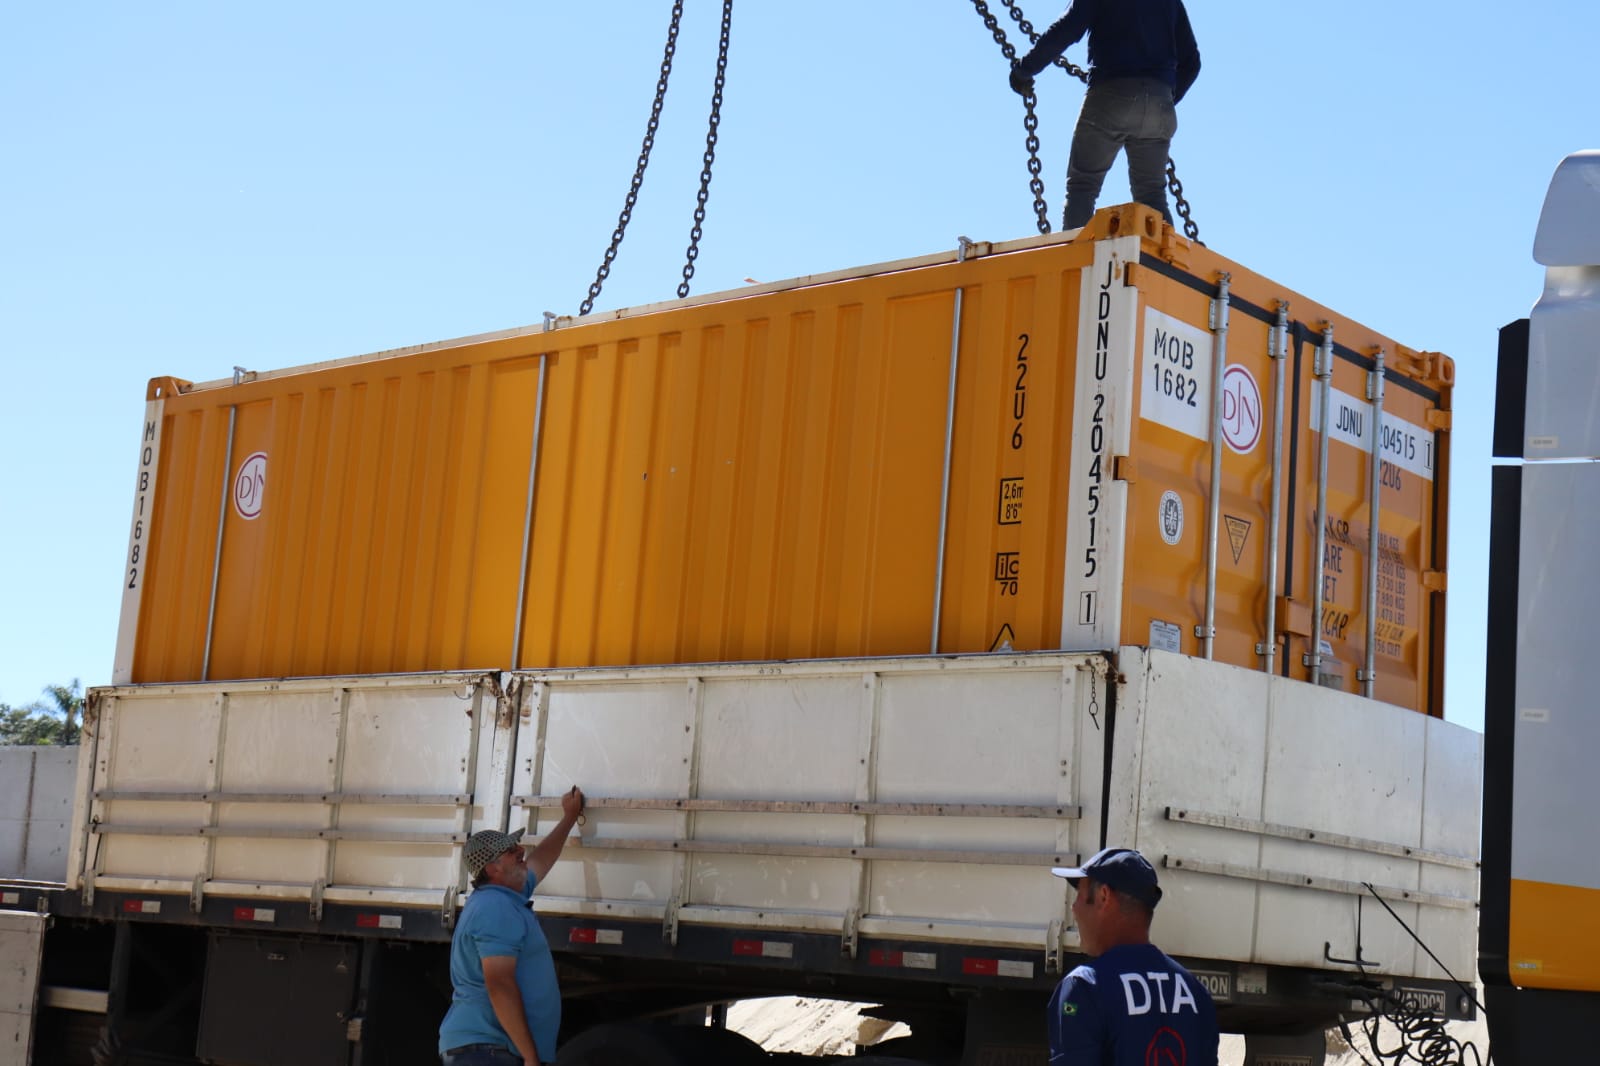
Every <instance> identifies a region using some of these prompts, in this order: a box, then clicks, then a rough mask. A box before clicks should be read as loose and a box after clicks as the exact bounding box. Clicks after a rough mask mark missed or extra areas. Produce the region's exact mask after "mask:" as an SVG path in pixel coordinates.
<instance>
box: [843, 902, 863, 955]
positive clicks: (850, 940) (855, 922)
mask: <svg viewBox="0 0 1600 1066" xmlns="http://www.w3.org/2000/svg"><path fill="white" fill-rule="evenodd" d="M860 924H861V912H860V911H858V910H856V909H855V908H854V907H851V908H850V909H849V910H848V911H846V912H845V915H844V935H843V936H842V937H841V938H840V940H839V954H841V955H843V956H844V957H845V958H849V959H853V958H855V957H856V948H857V946H858V931H857V930H858V927H859V925H860Z"/></svg>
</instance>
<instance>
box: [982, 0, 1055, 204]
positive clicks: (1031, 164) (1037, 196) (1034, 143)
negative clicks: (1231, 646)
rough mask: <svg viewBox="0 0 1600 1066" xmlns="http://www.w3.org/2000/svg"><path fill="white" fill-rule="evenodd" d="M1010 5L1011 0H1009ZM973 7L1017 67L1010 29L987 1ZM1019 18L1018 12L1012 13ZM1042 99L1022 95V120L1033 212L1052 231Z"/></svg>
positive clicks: (1007, 2)
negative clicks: (1042, 134)
mask: <svg viewBox="0 0 1600 1066" xmlns="http://www.w3.org/2000/svg"><path fill="white" fill-rule="evenodd" d="M1005 2H1006V4H1007V7H1008V8H1009V7H1010V4H1011V0H1005ZM972 6H973V7H974V8H976V9H977V12H978V16H979V17H980V18H982V19H983V24H984V26H985V27H986V28H987V29H988V30H989V32H990V33H991V34H993V35H994V43H995V44H997V45H999V46H1000V51H1001V53H1002V54H1004V55H1005V57H1006V60H1007V61H1008V62H1009V63H1011V65H1012V66H1015V65H1016V63H1017V50H1016V49H1015V48H1013V47H1012V45H1011V42H1010V41H1008V40H1006V31H1005V30H1003V29H1001V28H1000V21H999V20H998V19H996V18H995V17H994V12H992V11H990V10H989V5H988V3H986V2H985V0H972ZM1012 17H1013V18H1015V17H1016V16H1015V14H1013V16H1012ZM1038 102H1039V99H1038V97H1037V96H1036V95H1034V94H1033V93H1029V94H1028V95H1027V96H1024V97H1023V98H1022V106H1023V108H1024V111H1025V114H1024V116H1023V120H1022V127H1023V129H1025V130H1027V131H1028V138H1027V141H1026V142H1025V143H1026V145H1027V148H1028V190H1029V191H1030V192H1032V193H1033V213H1034V216H1035V218H1036V220H1037V222H1036V224H1037V225H1038V227H1039V232H1040V233H1049V232H1050V205H1049V204H1047V203H1045V200H1044V179H1043V178H1042V177H1040V175H1041V174H1043V173H1044V164H1043V163H1042V162H1040V161H1039V115H1038V113H1037V111H1035V107H1036V105H1037V104H1038Z"/></svg>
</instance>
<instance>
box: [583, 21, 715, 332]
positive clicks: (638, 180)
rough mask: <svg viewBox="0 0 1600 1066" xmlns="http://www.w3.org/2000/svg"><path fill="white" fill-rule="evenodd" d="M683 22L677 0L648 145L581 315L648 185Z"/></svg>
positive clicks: (588, 306)
mask: <svg viewBox="0 0 1600 1066" xmlns="http://www.w3.org/2000/svg"><path fill="white" fill-rule="evenodd" d="M682 21H683V0H675V2H674V3H673V5H672V24H671V25H670V26H668V27H667V47H666V50H665V52H664V53H663V54H662V56H661V77H660V78H659V79H657V81H656V99H655V103H653V104H651V105H650V122H649V123H648V124H647V125H646V126H645V131H644V144H643V146H641V147H640V149H639V165H638V166H637V167H635V168H634V171H633V183H632V184H631V185H629V186H628V197H627V199H626V200H625V201H623V204H622V214H621V215H619V216H617V228H616V229H615V230H613V231H612V233H611V246H610V247H609V248H607V249H606V256H605V259H604V261H602V262H601V264H600V269H599V270H598V271H596V272H595V275H594V284H592V285H590V286H589V296H588V298H587V299H585V300H584V301H583V305H582V306H581V307H580V308H579V309H578V314H580V315H586V314H588V313H589V312H590V311H592V310H594V302H595V300H596V299H597V298H598V297H599V295H600V287H601V286H602V285H604V284H605V283H606V278H607V277H609V276H610V274H611V263H612V261H613V260H615V259H616V258H617V249H618V248H619V247H621V245H622V236H623V234H624V233H625V232H627V229H628V222H629V220H631V219H632V218H633V208H634V205H635V204H637V203H638V202H639V189H640V187H641V186H642V185H644V171H645V168H646V167H648V166H649V165H650V149H652V148H654V147H655V143H656V130H658V129H660V128H661V106H662V104H664V103H665V102H666V99H667V79H668V78H670V77H671V76H672V57H673V56H674V55H675V54H676V53H677V51H678V26H679V24H680V23H681V22H682ZM724 26H726V22H724ZM724 32H726V30H724ZM724 42H726V37H724ZM724 50H726V49H724Z"/></svg>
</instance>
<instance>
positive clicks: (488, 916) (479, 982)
mask: <svg viewBox="0 0 1600 1066" xmlns="http://www.w3.org/2000/svg"><path fill="white" fill-rule="evenodd" d="M582 813H583V793H582V792H581V791H579V789H578V786H577V785H573V786H572V790H571V791H570V792H568V793H567V794H566V795H565V796H562V797H561V820H560V821H558V822H557V823H556V826H555V828H554V829H552V830H551V831H550V834H549V835H548V836H546V837H545V838H544V839H543V840H542V841H540V842H539V843H538V844H537V845H535V846H534V847H533V849H532V850H531V853H530V852H525V851H524V850H523V845H522V830H521V829H518V830H517V831H516V832H514V833H502V832H499V831H498V830H494V829H485V830H482V831H480V832H477V833H474V834H472V836H470V837H469V838H467V846H466V848H465V850H464V851H463V854H462V860H463V861H464V862H465V863H466V867H467V873H468V874H469V875H470V876H471V878H472V888H473V891H472V894H471V895H470V896H468V897H467V903H466V906H465V907H463V908H462V909H461V919H460V921H458V922H457V923H456V931H455V935H454V936H453V937H451V939H450V983H451V985H452V986H453V988H454V995H453V996H452V997H451V1000H450V1009H449V1011H448V1012H446V1014H445V1016H444V1022H443V1023H442V1024H440V1026H439V1056H440V1060H441V1062H442V1063H443V1064H444V1066H516V1064H518V1063H522V1064H525V1066H538V1064H539V1063H552V1062H554V1061H555V1057H556V1037H557V1034H558V1033H559V1032H560V1029H561V990H560V989H559V988H557V987H556V966H555V960H554V959H553V958H551V955H550V945H549V943H547V942H546V941H545V938H544V931H543V930H541V929H540V928H539V919H538V918H536V917H534V914H533V911H532V909H531V908H530V907H529V905H528V901H529V900H530V899H531V898H532V897H533V890H534V887H535V886H536V885H537V884H538V883H539V882H540V881H542V880H544V875H545V874H547V873H549V872H550V867H552V866H554V865H555V862H556V860H557V859H559V858H560V857H561V849H562V848H563V847H564V846H565V845H566V843H567V836H568V835H569V834H570V833H571V832H572V827H573V825H574V824H575V823H576V822H577V820H578V815H580V814H582Z"/></svg>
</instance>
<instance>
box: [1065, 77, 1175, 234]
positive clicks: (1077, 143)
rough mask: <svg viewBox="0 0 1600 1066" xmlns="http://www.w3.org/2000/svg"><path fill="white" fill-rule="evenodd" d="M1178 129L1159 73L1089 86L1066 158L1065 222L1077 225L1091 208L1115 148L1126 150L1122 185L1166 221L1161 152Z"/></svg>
mask: <svg viewBox="0 0 1600 1066" xmlns="http://www.w3.org/2000/svg"><path fill="white" fill-rule="evenodd" d="M1176 132H1178V112H1177V109H1176V108H1174V107H1173V106H1172V90H1171V89H1170V88H1169V87H1168V86H1167V83H1166V82H1164V81H1161V80H1160V79H1159V78H1118V79H1116V80H1115V81H1108V82H1102V83H1101V84H1099V85H1096V86H1094V87H1092V88H1091V89H1090V90H1089V92H1088V93H1087V94H1086V95H1085V96H1084V98H1083V110H1082V111H1081V112H1079V114H1078V128H1077V131H1076V132H1075V133H1073V135H1072V155H1071V157H1070V158H1069V159H1068V160H1067V216H1066V228H1067V229H1077V228H1078V227H1080V226H1082V225H1083V224H1084V223H1086V222H1088V221H1089V217H1090V216H1091V215H1093V214H1094V202H1095V200H1097V199H1099V197H1100V186H1101V185H1102V184H1103V183H1104V182H1105V180H1106V171H1108V170H1110V169H1111V164H1112V163H1114V162H1116V158H1117V151H1118V150H1119V149H1122V148H1126V149H1127V150H1128V185H1129V186H1130V187H1131V189H1132V192H1133V198H1134V200H1135V201H1136V202H1138V203H1141V204H1147V205H1149V206H1150V207H1153V208H1155V209H1156V210H1157V211H1160V212H1161V215H1162V217H1163V218H1165V219H1166V220H1167V222H1169V223H1170V222H1171V221H1172V212H1171V211H1169V210H1168V209H1167V152H1168V150H1169V149H1170V148H1171V147H1172V135H1173V134H1174V133H1176Z"/></svg>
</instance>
